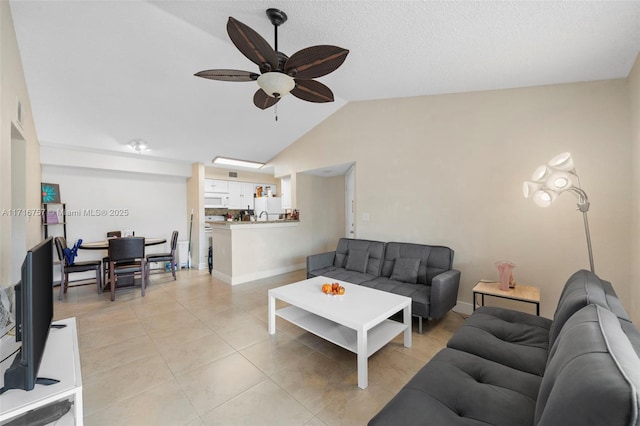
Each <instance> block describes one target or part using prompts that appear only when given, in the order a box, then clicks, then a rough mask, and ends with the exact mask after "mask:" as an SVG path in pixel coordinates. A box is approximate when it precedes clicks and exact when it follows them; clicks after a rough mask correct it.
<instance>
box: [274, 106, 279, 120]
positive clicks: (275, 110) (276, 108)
mask: <svg viewBox="0 0 640 426" xmlns="http://www.w3.org/2000/svg"><path fill="white" fill-rule="evenodd" d="M274 106H275V108H274V109H273V112H274V113H275V115H276V121H278V104H275V105H274Z"/></svg>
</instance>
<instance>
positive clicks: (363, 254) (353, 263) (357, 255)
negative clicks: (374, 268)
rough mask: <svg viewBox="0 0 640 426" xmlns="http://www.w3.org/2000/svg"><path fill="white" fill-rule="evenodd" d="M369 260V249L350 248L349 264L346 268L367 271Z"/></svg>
mask: <svg viewBox="0 0 640 426" xmlns="http://www.w3.org/2000/svg"><path fill="white" fill-rule="evenodd" d="M368 261H369V252H368V251H367V250H357V249H351V250H349V255H348V256H347V264H346V265H345V267H344V269H346V270H348V271H356V272H362V273H364V272H367V263H368Z"/></svg>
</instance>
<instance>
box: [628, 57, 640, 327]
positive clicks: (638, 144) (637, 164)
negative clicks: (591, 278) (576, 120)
mask: <svg viewBox="0 0 640 426" xmlns="http://www.w3.org/2000/svg"><path fill="white" fill-rule="evenodd" d="M628 82H629V98H630V101H631V150H632V154H631V162H632V170H633V176H632V180H631V181H632V183H633V187H632V194H631V200H632V203H633V205H632V208H631V217H632V221H633V223H632V230H631V238H632V247H631V259H632V260H631V279H630V280H629V285H630V287H631V288H630V292H631V302H630V305H631V306H630V307H631V317H632V319H633V321H634V322H635V323H636V324H637V323H640V55H638V57H637V58H636V63H635V65H634V67H633V69H632V70H631V73H630V74H629V78H628Z"/></svg>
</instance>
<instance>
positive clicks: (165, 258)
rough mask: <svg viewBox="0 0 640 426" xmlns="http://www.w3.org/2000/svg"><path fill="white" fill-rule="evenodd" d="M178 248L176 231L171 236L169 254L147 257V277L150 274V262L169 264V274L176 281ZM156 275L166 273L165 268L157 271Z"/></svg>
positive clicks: (155, 254)
mask: <svg viewBox="0 0 640 426" xmlns="http://www.w3.org/2000/svg"><path fill="white" fill-rule="evenodd" d="M177 246H178V231H173V233H172V234H171V251H170V252H169V253H153V254H148V255H147V277H149V274H150V273H151V269H150V264H151V263H152V262H171V274H172V275H173V279H174V280H175V279H176V247H177ZM157 271H158V273H164V272H166V270H165V268H164V267H163V268H162V269H160V268H158V269H157Z"/></svg>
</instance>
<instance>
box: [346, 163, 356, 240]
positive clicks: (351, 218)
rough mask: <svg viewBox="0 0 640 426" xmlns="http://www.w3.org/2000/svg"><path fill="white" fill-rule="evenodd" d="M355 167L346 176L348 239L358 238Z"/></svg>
mask: <svg viewBox="0 0 640 426" xmlns="http://www.w3.org/2000/svg"><path fill="white" fill-rule="evenodd" d="M354 169H355V165H353V166H351V168H350V169H349V170H348V171H347V173H345V175H344V196H345V200H344V207H345V208H344V211H345V220H344V223H345V227H346V229H345V235H346V237H347V238H355V237H356V224H355V217H356V214H355V210H356V201H355V200H356V197H355V191H356V189H355V170H354Z"/></svg>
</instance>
